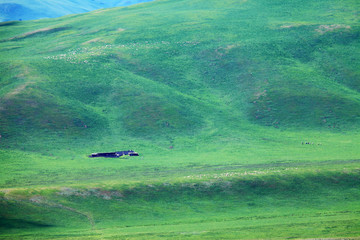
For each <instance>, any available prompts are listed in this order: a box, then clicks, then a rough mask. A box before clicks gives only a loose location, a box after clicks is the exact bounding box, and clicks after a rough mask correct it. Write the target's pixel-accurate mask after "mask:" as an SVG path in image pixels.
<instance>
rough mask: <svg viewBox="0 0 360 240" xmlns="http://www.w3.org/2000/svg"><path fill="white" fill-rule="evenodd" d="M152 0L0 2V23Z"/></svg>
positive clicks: (9, 0) (32, 0) (19, 0)
mask: <svg viewBox="0 0 360 240" xmlns="http://www.w3.org/2000/svg"><path fill="white" fill-rule="evenodd" d="M150 1H152V0H0V22H5V21H13V20H35V19H41V18H55V17H61V16H64V15H68V14H76V13H84V12H90V11H93V10H96V9H100V8H111V7H119V6H128V5H132V4H137V3H142V2H150Z"/></svg>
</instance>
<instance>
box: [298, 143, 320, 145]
mask: <svg viewBox="0 0 360 240" xmlns="http://www.w3.org/2000/svg"><path fill="white" fill-rule="evenodd" d="M301 144H302V145H304V144H305V145H313V144H315V143H313V142H301ZM317 145H322V144H321V143H318V144H317Z"/></svg>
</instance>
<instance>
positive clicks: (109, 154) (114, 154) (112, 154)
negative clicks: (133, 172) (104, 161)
mask: <svg viewBox="0 0 360 240" xmlns="http://www.w3.org/2000/svg"><path fill="white" fill-rule="evenodd" d="M125 155H126V156H139V154H138V153H137V152H135V151H133V150H128V151H119V152H106V153H92V154H91V155H89V157H91V158H93V157H106V158H118V157H121V156H125Z"/></svg>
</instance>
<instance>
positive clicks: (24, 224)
mask: <svg viewBox="0 0 360 240" xmlns="http://www.w3.org/2000/svg"><path fill="white" fill-rule="evenodd" d="M48 227H54V225H50V224H45V223H41V222H35V221H28V220H24V219H10V218H6V217H0V229H3V230H5V229H13V228H48Z"/></svg>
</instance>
